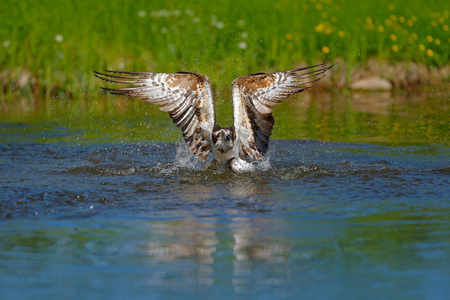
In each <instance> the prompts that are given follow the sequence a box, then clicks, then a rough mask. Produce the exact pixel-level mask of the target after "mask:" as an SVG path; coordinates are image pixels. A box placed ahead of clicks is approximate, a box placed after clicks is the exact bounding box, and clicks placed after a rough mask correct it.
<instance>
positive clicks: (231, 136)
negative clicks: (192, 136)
mask: <svg viewBox="0 0 450 300" xmlns="http://www.w3.org/2000/svg"><path fill="white" fill-rule="evenodd" d="M212 141H213V144H214V146H215V147H216V149H218V150H219V151H221V152H226V151H228V150H230V149H232V148H233V146H234V143H235V142H236V131H235V130H234V126H232V127H228V128H222V127H220V126H219V125H215V126H214V128H213V132H212Z"/></svg>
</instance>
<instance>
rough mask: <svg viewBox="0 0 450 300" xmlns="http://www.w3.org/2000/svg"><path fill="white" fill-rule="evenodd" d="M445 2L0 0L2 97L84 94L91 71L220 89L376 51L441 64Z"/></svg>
mask: <svg viewBox="0 0 450 300" xmlns="http://www.w3.org/2000/svg"><path fill="white" fill-rule="evenodd" d="M446 3H447V2H446V1H444V0H442V1H410V0H396V1H385V0H381V1H359V0H347V1H345V0H322V1H319V0H317V1H313V0H304V1H287V0H286V1H273V0H258V1H242V2H237V1H224V0H218V1H209V0H200V1H199V0H195V1H192V0H187V1H145V0H133V1H119V0H109V1H92V0H91V1H81V0H73V1H71V0H60V1H45V0H23V1H14V0H3V1H1V4H0V79H1V82H2V92H3V95H4V96H3V98H6V99H16V98H18V97H29V98H31V97H34V98H36V97H40V96H45V97H46V98H47V99H50V98H51V97H55V96H60V97H88V98H89V97H92V96H93V93H94V88H96V87H98V86H100V85H101V83H100V82H98V80H97V79H96V78H94V76H93V75H92V70H103V69H123V70H135V71H138V70H139V71H154V72H176V71H196V72H201V73H204V74H207V75H208V76H210V78H211V80H212V82H213V84H214V85H215V86H216V88H217V89H218V91H219V93H223V91H224V90H225V89H228V88H229V85H230V83H231V81H232V79H233V78H235V77H238V76H241V75H245V74H248V73H254V72H271V71H277V70H285V69H289V68H293V67H295V66H297V65H299V64H300V63H316V62H318V61H330V62H333V61H336V60H340V61H344V62H346V63H348V65H349V66H350V67H352V66H354V65H356V64H364V63H365V62H366V61H367V59H368V58H370V57H376V58H380V59H383V60H387V61H390V62H391V61H392V62H395V61H415V62H420V63H424V64H426V65H428V66H431V67H432V66H442V65H446V64H448V63H449V57H450V39H449V36H450V35H449V33H450V31H449V25H450V24H449V14H450V12H449V9H448V5H446ZM445 8H447V9H445ZM24 74H25V75H26V74H29V75H30V78H29V79H28V80H26V79H27V78H26V77H24V76H25V75H24ZM21 80H22V82H20V81H21ZM225 95H226V93H225Z"/></svg>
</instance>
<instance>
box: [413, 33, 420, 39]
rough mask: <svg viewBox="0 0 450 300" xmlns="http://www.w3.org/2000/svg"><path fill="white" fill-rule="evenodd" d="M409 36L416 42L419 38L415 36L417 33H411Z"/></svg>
mask: <svg viewBox="0 0 450 300" xmlns="http://www.w3.org/2000/svg"><path fill="white" fill-rule="evenodd" d="M411 36H412V38H413V39H415V40H417V38H418V37H419V36H418V35H417V33H413V34H412V35H411Z"/></svg>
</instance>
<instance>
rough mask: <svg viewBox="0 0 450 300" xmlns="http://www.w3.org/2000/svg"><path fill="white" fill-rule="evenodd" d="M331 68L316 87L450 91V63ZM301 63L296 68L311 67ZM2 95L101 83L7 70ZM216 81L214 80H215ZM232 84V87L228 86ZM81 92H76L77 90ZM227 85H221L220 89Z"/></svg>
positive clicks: (42, 93)
mask: <svg viewBox="0 0 450 300" xmlns="http://www.w3.org/2000/svg"><path fill="white" fill-rule="evenodd" d="M336 62H337V64H336V65H335V66H334V67H333V68H332V69H330V71H329V73H328V75H327V76H325V77H324V78H322V79H321V80H320V81H318V82H317V83H315V87H314V89H313V90H333V89H337V90H350V91H368V92H371V91H395V90H399V91H419V90H428V89H437V90H447V89H448V85H449V81H450V64H447V65H443V66H436V67H429V66H427V65H425V64H421V63H416V62H410V61H409V62H408V61H404V62H392V63H389V62H387V61H386V60H381V59H376V58H371V59H368V61H367V62H366V63H364V64H363V63H358V64H354V65H352V66H350V65H349V63H347V62H346V61H344V60H342V59H337V60H336ZM307 65H308V64H306V63H300V64H298V65H296V66H293V68H295V67H304V66H307ZM280 71H281V70H280ZM0 81H1V82H2V84H1V94H2V98H4V99H6V101H10V100H11V99H12V98H19V97H20V98H23V97H29V98H33V99H35V100H36V99H39V98H42V97H43V98H47V99H48V98H55V97H67V98H69V99H73V98H76V97H83V96H84V97H87V96H88V94H89V93H88V91H89V90H90V89H91V88H97V87H99V86H100V84H99V83H96V82H95V81H93V80H92V78H89V75H86V76H84V78H80V80H79V82H86V84H84V85H81V84H80V83H75V82H66V83H64V84H55V83H53V84H50V85H48V84H46V83H45V81H46V79H45V78H41V77H37V76H34V75H33V74H32V73H31V72H30V71H28V70H27V69H26V68H21V67H18V68H14V69H5V70H2V71H0ZM213 84H214V83H213ZM227 87H228V86H227ZM77 89H78V90H80V91H81V94H82V93H83V92H84V95H80V93H79V92H78V93H77V92H73V91H75V90H77ZM222 89H224V87H221V86H217V90H218V91H220V90H222Z"/></svg>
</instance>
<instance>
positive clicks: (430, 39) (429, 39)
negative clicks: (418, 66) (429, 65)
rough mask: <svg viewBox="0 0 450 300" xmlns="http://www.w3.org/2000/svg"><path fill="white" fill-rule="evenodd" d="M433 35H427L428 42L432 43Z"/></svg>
mask: <svg viewBox="0 0 450 300" xmlns="http://www.w3.org/2000/svg"><path fill="white" fill-rule="evenodd" d="M433 40H434V39H433V37H432V36H431V35H427V42H428V43H432V42H433Z"/></svg>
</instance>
